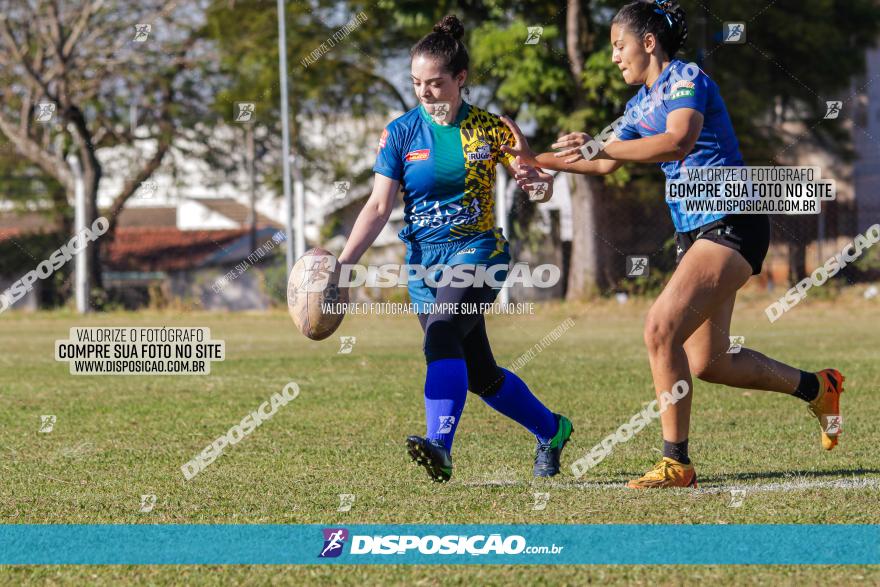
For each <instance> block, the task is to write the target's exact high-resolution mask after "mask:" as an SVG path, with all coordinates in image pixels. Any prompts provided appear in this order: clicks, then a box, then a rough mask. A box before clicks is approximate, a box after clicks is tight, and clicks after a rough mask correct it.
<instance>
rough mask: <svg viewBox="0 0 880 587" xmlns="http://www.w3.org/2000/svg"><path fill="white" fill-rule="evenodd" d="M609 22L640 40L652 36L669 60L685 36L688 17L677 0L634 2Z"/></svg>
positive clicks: (679, 47) (685, 38) (685, 39)
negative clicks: (626, 30) (628, 31)
mask: <svg viewBox="0 0 880 587" xmlns="http://www.w3.org/2000/svg"><path fill="white" fill-rule="evenodd" d="M611 22H612V24H619V25H623V26H625V27H626V28H628V29H629V30H630V31H632V32H633V33H635V34H636V35H638V36H639V37H643V38H644V36H645V35H646V34H648V33H651V34H652V35H654V36H655V37H656V38H657V40H658V41H659V43H660V46H661V47H663V50H664V51H665V52H666V54H667V55H668V56H669V57H674V56H675V54H676V53H677V52H678V51H679V49H681V48H682V46H684V43H685V41H687V37H688V27H687V15H686V14H685V12H684V10H683V9H682V8H681V6H680V5H679V4H678V2H677V0H635V1H634V2H630V3H629V4H627V5H625V6H624V7H622V8H621V9H620V10H619V11H618V12H617V14H616V15H615V16H614V19H613V20H612V21H611Z"/></svg>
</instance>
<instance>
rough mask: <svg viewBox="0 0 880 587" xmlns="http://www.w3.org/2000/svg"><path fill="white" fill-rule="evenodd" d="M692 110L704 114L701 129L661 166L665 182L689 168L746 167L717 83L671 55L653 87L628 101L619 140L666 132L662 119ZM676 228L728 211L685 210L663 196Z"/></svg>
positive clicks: (685, 228) (700, 223)
mask: <svg viewBox="0 0 880 587" xmlns="http://www.w3.org/2000/svg"><path fill="white" fill-rule="evenodd" d="M679 108H691V109H693V110H696V111H697V112H700V113H701V114H702V115H703V129H702V130H701V131H700V136H699V138H697V142H696V144H695V145H694V148H693V150H692V151H691V152H690V153H688V155H687V156H686V157H685V158H684V159H682V160H681V161H667V162H665V163H661V164H660V167H661V168H662V169H663V173H665V174H666V179H667V180H672V179H681V178H684V177H686V176H684V175H682V172H683V170H684V169H686V168H687V167H689V166H690V167H721V166H725V167H738V166H742V165H744V163H743V159H742V155H741V154H740V152H739V141H737V140H736V134H735V133H734V131H733V124H732V123H731V122H730V115H728V113H727V107H726V106H725V105H724V100H722V99H721V94H720V93H719V91H718V85H717V84H716V83H715V82H713V81H712V80H711V79H709V76H707V75H706V74H705V73H704V72H703V71H702V70H700V69H699V68H697V67H696V66H695V65H692V64H686V63H685V62H683V61H681V60H680V59H673V60H672V61H671V62H670V63H669V65H668V66H667V67H666V69H664V70H663V73H661V74H660V77H658V78H657V80H656V81H655V82H654V85H653V88H648V86H647V85H645V86H642V88H641V89H640V90H639V93H638V94H636V95H635V96H633V98H632V99H631V100H630V101H629V102H627V104H626V115H625V119H626V124H625V125H624V126H623V127H622V128H621V130H620V131H619V132H618V133H617V138H618V139H620V140H623V141H630V140H633V139H639V138H643V137H650V136H654V135H657V134H661V133H664V132H666V118H667V117H668V116H669V114H670V113H671V112H673V111H674V110H678V109H679ZM667 204H669V211H670V212H671V214H672V222H673V224H674V225H675V230H676V231H678V232H687V231H690V230H693V229H695V228H699V227H701V226H704V225H706V224H708V223H710V222H714V221H715V220H719V219H721V218H724V217H725V216H726V214H722V213H717V212H716V213H706V214H685V213H684V210H683V206H684V203H683V202H682V201H680V200H679V201H671V200H667Z"/></svg>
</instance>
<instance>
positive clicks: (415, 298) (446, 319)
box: [339, 16, 572, 482]
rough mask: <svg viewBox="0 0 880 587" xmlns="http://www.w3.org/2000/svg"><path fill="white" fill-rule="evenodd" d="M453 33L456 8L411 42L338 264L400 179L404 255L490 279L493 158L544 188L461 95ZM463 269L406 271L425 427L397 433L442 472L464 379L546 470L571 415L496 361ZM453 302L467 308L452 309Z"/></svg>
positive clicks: (352, 252) (538, 472)
mask: <svg viewBox="0 0 880 587" xmlns="http://www.w3.org/2000/svg"><path fill="white" fill-rule="evenodd" d="M463 34H464V27H463V26H462V24H461V22H460V21H459V20H458V18H456V17H455V16H446V17H444V18H443V19H442V20H441V21H440V22H439V23H438V24H437V25H435V26H434V32H432V33H430V34H428V35H426V36H425V37H424V38H422V39H421V40H420V41H419V42H418V43H417V44H416V45H415V46H414V47H413V49H412V51H411V56H412V63H411V76H412V83H413V89H414V90H415V94H416V97H417V98H418V100H419V106H418V107H416V108H414V109H412V110H410V111H409V112H407V113H406V114H404V115H403V116H400V117H399V118H397V119H395V120H394V121H392V122H391V123H390V124H389V125H388V126H387V127H386V128H385V131H384V132H383V133H382V136H381V138H380V139H379V148H378V155H377V158H376V165H375V166H374V167H373V171H375V180H374V183H373V191H372V194H371V195H370V198H369V200H368V201H367V203H366V205H365V206H364V208H363V210H362V211H361V212H360V214H359V216H358V218H357V221H356V222H355V225H354V227H353V229H352V232H351V235H350V236H349V238H348V241H347V242H346V245H345V248H344V249H343V251H342V253H341V254H340V256H339V262H340V263H341V264H353V263H357V261H358V259H360V257H361V256H362V255H363V254H364V252H365V251H366V250H367V248H369V246H370V245H371V244H372V243H373V241H374V240H375V239H376V237H377V236H378V234H379V233H380V232H381V230H382V228H383V227H384V226H385V224H386V223H387V222H388V218H389V216H390V214H391V210H392V208H393V207H394V202H395V198H396V196H397V192H398V190H399V188H402V189H403V203H404V214H405V221H406V226H405V227H404V228H403V230H401V232H400V238H401V240H403V242H404V243H405V244H406V250H407V264H409V265H416V266H423V267H426V268H427V267H432V266H436V265H441V266H446V267H449V268H452V267H456V270H464V271H465V272H466V273H467V274H468V275H470V276H472V277H476V276H477V275H478V274H482V275H486V276H487V277H489V278H490V279H494V280H495V284H496V285H497V284H498V283H503V282H504V279H505V277H506V275H507V271H508V266H509V263H510V253H509V248H508V244H507V241H506V240H505V238H504V235H503V234H502V233H501V230H500V229H499V228H497V227H496V226H495V168H496V165H497V164H498V163H501V164H503V165H504V166H505V167H506V168H507V170H508V171H509V172H510V173H511V174H513V175H514V177H515V178H516V181H517V183H518V184H519V185H520V187H523V188H524V189H528V188H529V187H532V186H534V185H535V184H536V183H545V184H547V185H548V186H549V189H550V190H552V183H553V178H552V176H551V175H549V174H547V173H544V172H543V171H542V170H540V169H537V168H535V167H534V166H531V165H521V164H519V163H518V162H517V161H515V159H514V157H511V156H508V155H505V154H504V153H503V152H502V151H501V146H502V145H503V144H513V143H512V135H511V133H510V131H509V130H508V129H507V127H506V126H505V125H504V124H503V123H502V122H501V120H500V119H499V118H498V117H497V116H495V115H494V114H491V113H489V112H487V111H485V110H482V109H480V108H477V107H476V106H473V105H471V104H468V103H467V102H465V101H464V100H462V97H461V92H462V88H463V87H464V85H465V83H466V81H467V75H468V66H469V58H468V53H467V49H466V48H465V46H464V44H463V43H462V42H461V38H462V35H463ZM463 281H464V280H460V279H457V278H456V279H455V280H453V282H452V283H449V284H448V285H442V284H441V283H442V278H441V279H440V281H439V282H438V280H436V279H435V280H433V281H432V280H429V281H428V283H426V281H425V280H424V279H413V278H412V277H411V278H410V280H409V294H410V299H411V301H412V303H413V304H414V305H415V306H416V307H417V308H418V312H419V314H418V317H419V322H420V324H421V326H422V329H423V330H424V335H425V337H424V353H425V359H426V362H427V374H426V378H425V416H426V422H427V433H426V435H425V436H424V437H420V436H410V437H409V438H408V439H407V441H406V445H407V450H408V452H409V454H410V457H411V458H412V459H413V460H414V461H415V462H417V463H418V464H420V465H422V466H424V467H425V469H426V470H427V471H428V474H429V476H430V477H431V479H432V480H434V481H437V482H445V481H448V480H449V478H450V476H451V475H452V458H451V452H452V441H453V437H454V435H455V430H456V428H457V427H458V424H459V420H460V419H461V413H462V410H463V409H464V404H465V399H466V397H467V392H468V390H470V391H471V392H473V393H474V394H476V395H478V396H480V398H481V399H482V400H483V401H485V402H486V403H487V404H488V405H489V406H491V407H492V408H494V409H495V410H497V411H498V412H501V413H502V414H504V415H505V416H507V417H509V418H511V419H513V420H514V421H516V422H518V423H519V424H521V425H522V426H524V427H525V428H526V429H528V430H529V431H530V432H531V433H532V434H534V435H535V437H536V438H537V448H536V453H535V462H534V474H535V476H537V477H550V476H553V475H556V474H557V473H558V472H559V457H560V454H561V452H562V449H563V448H564V447H565V444H566V443H567V442H568V439H569V437H570V436H571V433H572V425H571V422H570V421H569V420H568V419H567V418H566V417H565V416H560V415H558V414H554V413H553V412H551V411H550V410H549V409H547V408H546V407H545V406H544V405H543V404H542V403H541V402H540V401H539V400H538V399H537V398H536V397H535V396H534V395H533V394H532V392H531V391H530V390H529V388H528V386H526V384H525V383H524V382H523V381H522V380H521V379H520V378H519V377H517V376H516V375H515V374H513V373H511V372H510V371H508V370H506V369H503V368H500V367H498V365H496V363H495V359H494V357H493V355H492V349H491V347H490V346H489V339H488V337H487V335H486V322H485V319H484V317H483V315H482V314H481V313H478V312H473V311H472V309H473V307H474V305H475V304H476V305H479V304H489V303H491V302H492V301H493V300H494V299H495V297H496V295H497V293H498V289H497V288H494V287H492V286H491V285H487V284H486V283H485V281H486V280H483V279H476V280H474V283H473V284H472V285H470V286H468V287H460V285H461V284H462V283H463ZM432 285H438V287H432ZM457 285H458V286H459V287H457ZM465 304H466V305H468V306H469V307H470V309H469V310H464V311H462V309H463V307H464V305H465Z"/></svg>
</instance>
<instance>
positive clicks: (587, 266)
mask: <svg viewBox="0 0 880 587" xmlns="http://www.w3.org/2000/svg"><path fill="white" fill-rule="evenodd" d="M572 177H573V178H574V190H572V195H571V215H572V218H571V223H572V226H573V227H574V230H573V235H572V242H571V254H570V256H569V268H568V286H567V288H566V296H565V297H566V299H568V300H579V299H584V298H588V297H592V296H595V295H597V294H598V293H599V292H600V290H601V288H602V285H603V284H602V274H603V271H602V269H603V267H602V259H603V255H602V243H601V242H600V239H599V238H598V235H597V232H596V228H597V227H598V226H602V221H601V207H600V205H599V203H600V202H602V196H603V194H602V191H603V184H602V180H601V179H597V178H595V177H588V176H586V175H578V174H572Z"/></svg>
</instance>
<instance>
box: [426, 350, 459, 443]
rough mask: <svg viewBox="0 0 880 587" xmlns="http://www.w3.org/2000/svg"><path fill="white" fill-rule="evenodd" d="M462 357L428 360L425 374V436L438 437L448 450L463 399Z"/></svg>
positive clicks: (456, 426)
mask: <svg viewBox="0 0 880 587" xmlns="http://www.w3.org/2000/svg"><path fill="white" fill-rule="evenodd" d="M467 388H468V383H467V367H466V366H465V362H464V359H439V360H437V361H433V362H431V363H428V374H427V376H426V377H425V420H426V422H427V428H428V432H427V435H426V436H427V438H429V439H432V440H433V439H439V440H440V441H441V442H443V445H444V446H445V447H446V450H448V451H449V452H452V438H453V437H454V436H455V429H456V428H458V420H459V419H460V418H461V412H462V410H464V402H465V400H466V399H467Z"/></svg>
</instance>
